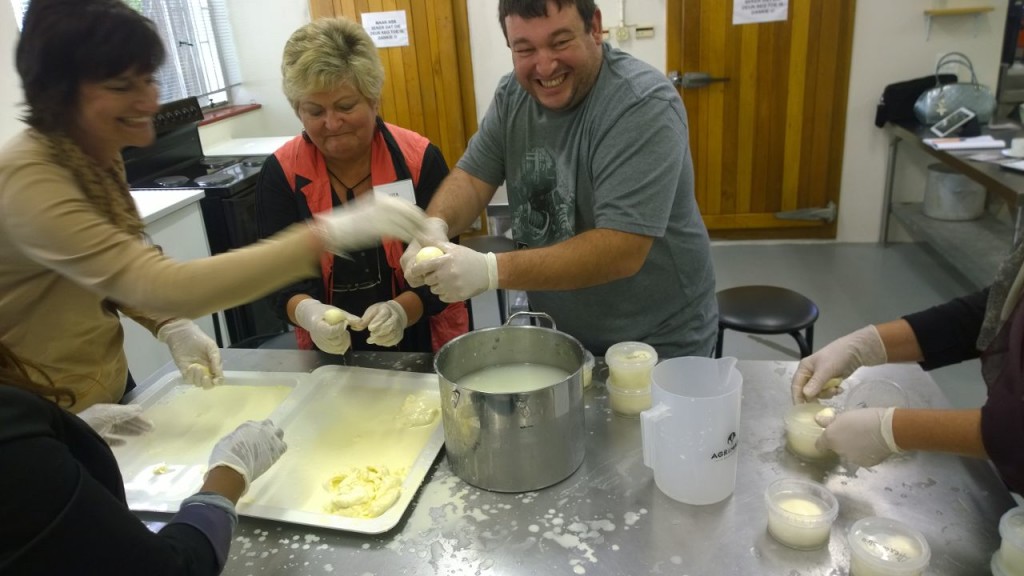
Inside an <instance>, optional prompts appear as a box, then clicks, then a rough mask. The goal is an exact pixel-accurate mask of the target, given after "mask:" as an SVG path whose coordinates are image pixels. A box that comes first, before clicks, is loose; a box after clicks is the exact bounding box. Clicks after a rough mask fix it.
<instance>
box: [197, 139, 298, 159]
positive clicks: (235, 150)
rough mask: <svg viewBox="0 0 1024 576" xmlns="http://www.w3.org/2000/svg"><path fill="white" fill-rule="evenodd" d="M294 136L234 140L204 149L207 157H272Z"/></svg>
mask: <svg viewBox="0 0 1024 576" xmlns="http://www.w3.org/2000/svg"><path fill="white" fill-rule="evenodd" d="M292 138H294V136H266V137H261V138H232V139H230V140H224V141H222V142H217V143H216V144H214V145H212V146H209V147H205V148H203V154H205V155H207V156H270V155H271V154H273V153H274V152H275V151H277V149H278V148H280V147H281V146H284V145H285V144H286V143H287V142H288V141H289V140H291V139H292Z"/></svg>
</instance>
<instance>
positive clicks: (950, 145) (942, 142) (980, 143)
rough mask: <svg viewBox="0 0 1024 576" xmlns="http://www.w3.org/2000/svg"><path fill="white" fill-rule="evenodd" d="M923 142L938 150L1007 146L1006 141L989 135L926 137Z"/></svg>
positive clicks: (982, 148)
mask: <svg viewBox="0 0 1024 576" xmlns="http://www.w3.org/2000/svg"><path fill="white" fill-rule="evenodd" d="M923 142H924V143H925V144H927V145H929V146H931V147H932V148H935V149H936V150H984V149H988V148H1006V142H1005V141H1003V140H999V139H997V138H993V137H991V136H989V135H987V134H986V135H985V136H975V137H973V138H925V139H924V140H923Z"/></svg>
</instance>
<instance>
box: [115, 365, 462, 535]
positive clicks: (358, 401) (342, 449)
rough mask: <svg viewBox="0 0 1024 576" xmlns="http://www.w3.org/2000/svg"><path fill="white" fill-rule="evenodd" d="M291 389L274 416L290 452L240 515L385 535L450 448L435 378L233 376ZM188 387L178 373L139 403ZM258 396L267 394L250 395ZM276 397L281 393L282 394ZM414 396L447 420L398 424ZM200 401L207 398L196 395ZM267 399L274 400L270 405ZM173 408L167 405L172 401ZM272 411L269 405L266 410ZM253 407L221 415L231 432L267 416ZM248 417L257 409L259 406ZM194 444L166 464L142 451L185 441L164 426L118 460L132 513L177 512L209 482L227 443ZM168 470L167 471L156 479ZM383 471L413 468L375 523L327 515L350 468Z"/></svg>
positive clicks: (229, 381) (337, 369) (256, 486)
mask: <svg viewBox="0 0 1024 576" xmlns="http://www.w3.org/2000/svg"><path fill="white" fill-rule="evenodd" d="M240 384H241V385H250V386H253V385H255V386H272V387H273V386H289V387H291V388H292V391H291V392H290V393H289V394H288V396H287V397H286V398H285V399H283V400H282V401H280V403H279V404H278V405H277V407H276V408H275V409H274V410H273V412H272V414H270V415H269V417H270V418H271V419H273V420H274V422H275V423H277V424H278V425H279V426H281V427H282V428H283V429H284V431H285V435H284V439H285V441H286V442H287V443H288V451H287V452H286V453H285V455H284V456H282V458H281V460H280V461H278V462H277V463H276V464H275V465H274V467H272V468H271V469H270V470H269V471H268V472H267V473H266V474H265V475H264V476H262V477H261V478H259V479H258V480H257V481H256V482H254V483H253V485H252V486H251V487H250V490H249V492H248V493H247V494H246V495H245V496H244V497H243V498H242V500H241V501H240V502H239V504H238V513H239V514H243V515H247V516H253V517H257V518H266V519H269V520H278V521H282V522H290V523H295V524H303V525H308V526H317V527H323V528H331V529H336V530H346V531H352V532H361V533H365V534H378V533H381V532H386V531H387V530H390V529H391V528H393V527H394V526H395V525H397V524H398V522H399V521H400V520H401V518H402V516H403V514H404V513H405V511H406V509H407V508H408V506H409V504H410V503H411V502H412V499H413V497H414V496H415V495H416V492H417V490H418V489H419V487H420V485H421V484H422V482H423V479H424V477H425V476H426V474H427V472H428V471H429V469H430V466H431V465H432V464H433V461H434V459H435V458H436V457H437V454H438V452H439V451H440V449H441V447H442V446H443V445H444V432H443V429H442V427H441V425H440V424H441V418H440V409H439V408H440V395H439V393H438V387H437V375H436V374H418V373H411V372H400V371H393V370H374V369H369V368H357V367H348V366H324V367H321V368H319V369H317V370H315V371H314V372H313V373H311V374H296V373H281V372H228V373H227V374H226V383H225V386H233V385H234V386H237V385H240ZM182 386H185V385H184V384H183V383H182V382H181V378H180V376H179V375H177V374H172V375H169V376H167V377H165V378H163V379H161V380H160V381H158V382H157V383H156V384H154V385H153V386H152V387H151V388H150V389H149V390H147V391H146V393H145V394H143V395H141V396H140V397H139V398H138V400H137V401H136V403H138V404H142V405H143V406H144V407H145V408H146V409H147V412H148V411H149V410H150V409H151V408H153V407H154V406H156V405H157V404H158V403H159V402H160V401H161V400H163V399H164V398H165V397H166V398H171V399H173V396H169V395H170V394H172V393H179V392H180V391H181V388H182ZM248 390H249V391H251V392H252V393H253V395H254V396H263V395H264V394H262V391H260V390H257V389H252V388H249V389H248ZM276 392H277V395H279V393H280V390H279V389H276ZM409 395H414V396H415V397H416V398H418V399H424V400H425V401H427V402H430V403H434V402H436V403H437V406H438V414H437V416H436V417H435V418H434V419H433V420H432V421H431V422H430V423H429V424H427V425H424V426H417V427H414V428H408V427H403V426H401V425H399V424H398V423H396V419H395V416H396V415H397V414H398V412H399V410H400V408H401V405H402V403H403V402H404V400H405V399H406V397H408V396H409ZM194 397H198V398H201V396H194ZM264 400H265V399H264ZM165 402H166V401H165ZM258 404H260V405H261V406H265V404H266V402H260V403H258ZM243 412H246V410H245V406H238V409H232V410H231V411H230V413H224V414H220V415H217V416H212V415H210V414H206V415H204V416H202V419H209V418H211V417H213V418H219V420H218V425H220V426H224V427H226V428H227V430H228V431H230V430H231V429H233V428H234V427H235V426H237V424H238V423H240V422H242V421H244V420H247V419H255V418H262V417H266V416H265V415H264V416H259V415H257V416H250V415H249V414H243ZM249 412H252V410H251V409H250V410H249ZM211 436H212V437H210V438H208V440H207V441H206V444H207V445H202V446H200V445H199V444H203V443H202V442H193V443H192V445H191V446H190V447H189V448H187V449H185V450H182V452H187V454H186V453H182V454H180V456H182V458H180V459H174V461H169V458H167V457H166V456H167V455H166V454H160V458H159V460H160V461H159V462H157V461H156V458H154V456H153V455H150V454H148V453H147V451H145V450H141V449H140V448H144V447H145V446H142V445H141V444H144V443H145V444H147V445H148V446H162V445H167V444H174V443H175V442H178V439H176V438H168V437H167V436H166V435H165V434H164V433H162V432H161V430H160V427H159V426H158V428H157V429H156V430H154V432H152V433H150V434H149V435H147V437H144V438H146V440H145V441H144V442H143V441H139V440H133V441H132V442H129V444H128V445H127V446H125V447H122V448H117V449H115V455H116V456H117V458H118V462H119V464H120V465H121V469H122V473H123V474H124V477H125V488H126V494H127V496H128V504H129V507H130V508H131V509H132V510H139V511H156V512H165V511H170V512H173V511H175V510H177V508H178V506H179V505H180V503H181V501H182V500H183V499H184V498H186V497H188V496H189V495H191V494H193V493H194V492H195V491H196V490H198V489H199V487H200V485H201V484H202V475H203V474H204V473H205V471H206V464H207V462H206V458H207V456H208V455H209V449H210V448H212V446H213V444H214V443H215V442H216V441H217V439H218V438H219V435H218V436H213V435H211ZM160 465H163V466H164V467H165V468H167V470H168V471H167V473H165V474H154V469H155V468H156V467H158V466H160ZM366 465H378V466H379V465H384V466H388V467H389V468H390V469H392V470H397V469H403V470H406V471H407V473H406V476H405V479H404V481H403V483H402V488H401V494H400V496H399V498H398V501H397V502H396V503H395V504H394V505H393V506H392V507H391V508H389V509H388V510H386V511H385V512H384V513H383V514H382V515H380V516H378V517H376V518H350V517H345V516H339V515H335V514H330V513H327V512H326V511H325V510H324V504H325V503H326V502H328V501H329V496H330V495H329V494H327V492H326V491H324V490H323V484H324V483H325V482H326V481H327V480H328V479H329V478H330V477H331V476H333V475H334V474H337V473H339V472H341V471H343V470H345V469H346V468H348V467H361V466H366Z"/></svg>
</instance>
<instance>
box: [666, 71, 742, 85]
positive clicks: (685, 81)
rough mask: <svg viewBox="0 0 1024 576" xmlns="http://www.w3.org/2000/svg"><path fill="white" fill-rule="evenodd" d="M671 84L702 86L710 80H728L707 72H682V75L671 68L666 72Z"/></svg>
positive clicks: (710, 81) (709, 82)
mask: <svg viewBox="0 0 1024 576" xmlns="http://www.w3.org/2000/svg"><path fill="white" fill-rule="evenodd" d="M668 79H669V80H671V81H672V84H674V85H676V86H679V87H680V88H703V87H705V86H707V85H708V84H711V83H712V82H728V81H729V79H728V78H716V77H714V76H712V75H711V74H708V73H707V72H684V73H683V74H682V75H680V74H679V72H677V71H675V70H673V71H671V72H669V73H668Z"/></svg>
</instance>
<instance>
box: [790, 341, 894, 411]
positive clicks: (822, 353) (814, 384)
mask: <svg viewBox="0 0 1024 576" xmlns="http://www.w3.org/2000/svg"><path fill="white" fill-rule="evenodd" d="M887 361H888V356H887V353H886V349H885V344H884V343H883V342H882V338H881V336H879V334H878V329H877V328H875V327H874V326H873V325H869V326H865V327H864V328H861V329H860V330H857V331H855V332H852V333H850V334H847V335H846V336H843V337H842V338H839V339H838V340H835V341H833V342H831V343H829V344H828V345H827V346H825V347H824V348H822V349H821V350H819V351H817V352H815V353H814V354H811V355H810V356H808V357H807V358H804V359H803V360H801V361H800V364H799V365H798V366H797V368H796V373H795V374H793V382H792V384H791V388H792V390H791V392H792V395H793V403H794V404H801V403H803V402H809V401H811V400H814V399H815V398H819V397H821V398H828V397H829V396H831V395H834V394H835V393H837V390H838V388H836V387H834V386H831V387H830V386H829V384H830V383H832V381H833V380H834V379H836V378H847V377H849V376H850V374H853V372H854V371H855V370H857V369H858V368H860V367H861V366H877V365H879V364H885V363H886V362H887ZM823 392H824V393H823Z"/></svg>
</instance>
